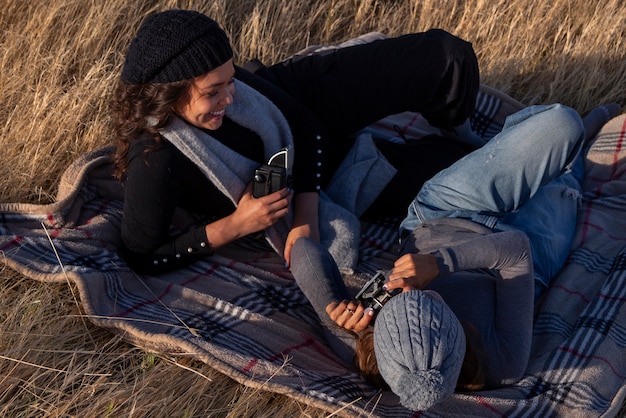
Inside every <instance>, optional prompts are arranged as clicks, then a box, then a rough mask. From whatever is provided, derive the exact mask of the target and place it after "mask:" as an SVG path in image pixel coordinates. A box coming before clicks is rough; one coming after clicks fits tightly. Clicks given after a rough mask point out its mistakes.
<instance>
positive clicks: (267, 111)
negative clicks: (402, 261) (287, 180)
mask: <svg viewBox="0 0 626 418" xmlns="http://www.w3.org/2000/svg"><path fill="white" fill-rule="evenodd" d="M226 116H227V117H229V118H230V119H231V120H233V121H234V122H235V123H238V124H240V125H242V126H244V127H246V128H248V129H251V130H252V131H254V132H256V133H257V134H258V135H259V136H260V137H261V139H262V140H263V145H264V150H265V157H266V159H267V158H269V157H270V156H271V155H272V154H274V153H275V152H276V151H278V150H279V149H280V148H283V147H285V146H288V145H291V144H292V143H293V138H292V135H291V130H290V129H289V125H288V123H287V120H286V119H285V117H284V116H283V114H282V113H281V112H280V110H279V109H278V108H277V107H276V106H275V105H274V104H273V103H272V102H271V101H270V100H269V99H267V98H266V97H265V96H263V95H262V94H260V93H259V92H257V91H256V90H254V89H252V88H251V87H249V86H247V85H246V84H244V83H242V82H241V81H239V80H235V95H234V100H233V104H232V105H231V106H229V107H228V108H227V110H226ZM161 134H162V135H163V137H165V138H166V139H167V140H168V141H170V142H171V143H172V144H173V145H174V146H175V147H176V148H178V149H179V150H180V151H181V152H182V153H183V154H184V155H185V156H187V157H188V158H189V159H190V160H191V161H193V162H194V163H195V164H196V165H197V166H198V167H199V168H200V170H201V171H202V172H203V173H204V174H205V175H206V176H207V178H208V179H209V180H210V181H211V182H212V183H213V184H214V185H215V186H216V187H217V188H218V189H219V190H220V191H221V192H222V193H224V195H226V196H228V198H229V199H230V200H231V201H232V202H233V203H234V204H235V205H236V204H237V203H238V202H239V199H240V198H241V195H242V194H243V191H244V190H245V188H246V185H247V184H248V183H249V182H250V181H251V180H252V177H253V175H254V170H255V169H256V168H257V167H258V163H257V162H254V161H252V160H250V159H248V158H246V157H244V156H242V155H241V154H238V153H237V152H235V151H233V150H232V149H230V148H228V147H227V146H225V145H223V144H222V143H221V142H219V141H217V140H216V139H214V138H212V137H211V136H210V135H209V134H207V133H206V132H204V131H202V130H200V129H198V128H196V127H194V126H192V125H189V124H187V123H185V122H184V121H182V120H181V119H179V118H174V120H173V122H172V123H171V124H170V125H169V126H168V127H167V128H166V129H164V130H163V131H162V132H161ZM368 138H369V140H368ZM356 144H357V145H356V146H355V148H354V149H353V150H352V152H351V154H350V155H351V156H352V157H350V158H347V159H346V160H347V161H351V162H353V163H354V161H355V160H358V162H359V164H358V166H359V167H358V168H357V169H355V170H354V171H351V170H350V169H349V167H344V168H343V170H342V172H343V173H344V174H346V173H348V172H349V173H350V175H348V176H346V175H344V176H342V177H343V179H341V180H337V179H334V180H333V184H334V185H335V186H334V187H332V189H335V190H340V191H341V193H339V194H335V196H334V197H336V198H337V199H338V201H341V202H342V205H344V207H342V206H340V205H338V204H336V203H334V202H333V199H332V195H331V197H329V196H328V195H326V194H324V193H320V206H319V225H320V239H321V243H322V245H323V246H324V247H325V248H327V249H328V251H329V252H330V253H331V254H332V256H333V257H334V259H335V260H336V262H337V265H338V266H339V269H340V270H341V271H343V272H352V271H353V270H354V268H355V267H356V263H357V261H358V248H359V237H360V223H359V221H358V219H357V216H356V215H355V214H359V215H360V213H362V211H363V210H364V209H363V208H362V207H359V206H362V205H363V204H364V205H366V206H367V205H369V203H371V201H373V200H374V198H375V197H376V196H377V195H378V193H379V192H380V190H381V189H382V187H384V185H385V184H386V182H387V181H388V180H389V179H391V177H392V176H393V175H394V174H395V171H394V170H393V168H389V167H391V166H389V164H388V163H387V162H386V161H384V159H382V163H381V156H380V155H379V154H378V153H377V152H376V148H375V146H374V144H373V142H372V141H371V136H368V137H367V138H360V139H359V140H358V141H357V143H356ZM364 150H365V151H364ZM296 151H297V150H296ZM296 158H297V157H296ZM380 166H383V168H384V170H382V173H381V174H376V175H372V171H371V169H372V168H373V167H380ZM368 179H370V180H371V179H376V181H375V183H376V184H375V185H374V186H372V184H370V183H367V184H366V180H368ZM343 182H346V184H347V183H349V184H350V187H339V186H338V183H343ZM347 189H349V190H351V191H352V198H349V199H346V193H345V192H346V190H347ZM355 205H356V206H355ZM291 221H292V214H291V213H290V215H289V216H287V217H285V218H282V219H281V220H280V221H278V222H277V223H276V224H274V225H272V226H271V227H269V228H267V229H266V230H265V236H266V239H267V241H268V242H269V243H270V245H271V246H272V248H274V250H275V251H276V252H277V253H278V254H280V255H282V254H283V251H284V248H285V240H286V238H287V234H288V233H289V231H290V226H291Z"/></svg>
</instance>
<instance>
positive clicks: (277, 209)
mask: <svg viewBox="0 0 626 418" xmlns="http://www.w3.org/2000/svg"><path fill="white" fill-rule="evenodd" d="M291 197H292V193H291V191H289V189H282V190H279V191H277V192H274V193H272V194H269V195H267V196H263V197H260V198H258V199H257V198H255V197H254V196H252V183H250V184H249V185H248V187H246V190H245V191H244V193H243V195H242V196H241V199H239V204H238V205H237V208H236V209H235V211H234V212H233V213H231V214H230V215H228V216H226V217H224V218H221V219H218V220H217V221H215V222H211V223H210V224H208V225H207V226H206V227H205V232H206V236H207V240H208V242H209V243H210V245H211V248H213V249H215V248H218V247H221V246H222V245H225V244H228V243H229V242H232V241H234V240H236V239H238V238H241V237H243V236H246V235H248V234H252V233H254V232H258V231H262V230H263V229H265V228H267V227H269V226H272V225H274V224H275V223H276V222H278V220H279V219H280V218H282V217H283V216H285V215H287V213H289V204H290V203H291Z"/></svg>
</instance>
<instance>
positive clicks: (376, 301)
mask: <svg viewBox="0 0 626 418" xmlns="http://www.w3.org/2000/svg"><path fill="white" fill-rule="evenodd" d="M385 281H386V279H385V275H384V274H383V273H382V272H380V271H379V272H377V273H376V274H375V275H374V277H372V278H371V279H370V280H369V281H368V282H367V283H365V285H363V287H362V288H361V290H359V293H357V294H356V300H358V301H359V302H361V303H362V304H363V306H364V307H365V308H372V309H373V310H374V314H376V313H378V311H380V309H381V308H382V307H383V305H384V304H385V303H387V302H388V301H389V299H391V298H392V297H394V296H395V295H397V294H398V293H400V292H402V289H392V290H385V289H383V285H384V284H385Z"/></svg>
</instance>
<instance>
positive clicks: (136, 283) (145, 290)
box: [0, 88, 626, 417]
mask: <svg viewBox="0 0 626 418" xmlns="http://www.w3.org/2000/svg"><path fill="white" fill-rule="evenodd" d="M480 98H481V100H480V101H479V105H478V106H477V111H476V114H475V115H474V117H473V119H472V125H473V127H474V129H475V130H477V131H478V132H479V133H481V134H482V135H483V136H489V135H490V134H491V135H492V134H493V133H495V132H496V131H497V130H498V124H499V123H501V122H502V119H503V115H505V114H508V113H510V112H511V111H513V110H515V109H514V108H515V107H516V106H517V104H516V103H515V102H514V101H506V100H502V99H503V96H501V95H499V94H498V93H497V92H494V91H491V90H489V89H488V88H484V89H483V90H482V93H481V96H480ZM397 122H398V121H397V120H396V121H391V123H397ZM625 124H626V122H625V118H624V116H621V117H618V118H616V119H614V120H613V121H611V122H610V123H609V124H608V125H606V126H605V127H604V128H603V130H602V131H601V133H600V134H599V135H598V137H597V138H596V139H595V141H594V142H593V143H592V146H591V148H590V149H589V151H588V154H587V166H586V178H585V182H584V187H583V189H584V202H583V206H582V207H581V208H580V213H579V222H578V226H577V234H576V238H575V241H574V242H573V245H572V250H571V255H570V257H569V260H568V262H567V265H566V266H565V268H564V269H563V271H562V273H561V274H560V275H559V276H558V277H557V278H556V279H555V280H554V283H553V285H552V287H551V288H550V289H549V290H548V292H547V294H546V296H545V298H544V299H543V301H542V303H541V304H540V305H539V306H538V307H537V317H536V322H535V329H534V340H533V342H534V347H533V352H532V358H531V362H530V364H529V367H528V370H527V375H526V376H525V377H524V378H523V379H522V381H520V382H519V383H518V384H516V385H513V386H511V387H508V388H503V389H499V390H492V391H485V392H479V393H474V394H471V395H465V394H458V395H454V396H453V397H452V398H450V399H449V400H448V401H446V402H444V403H442V404H440V405H438V406H436V407H435V408H434V409H433V410H430V411H428V412H427V413H425V414H424V416H431V414H432V416H435V415H445V416H449V415H458V416H481V417H487V416H518V415H527V416H567V417H575V416H581V417H582V416H584V417H590V416H604V415H615V414H616V413H617V412H618V410H619V408H620V406H621V404H622V401H623V398H624V389H623V386H624V378H625V377H626V356H625V355H624V352H625V348H626V347H625V346H626V309H625V308H624V301H625V300H626V271H625V270H626V255H625V254H624V252H623V248H624V243H625V242H626V217H625V216H624V212H623V211H624V208H626V164H625V163H624V159H625V158H626V147H624V146H623V145H624V144H623V141H624V135H625V130H626V125H625ZM110 151H111V150H110V149H103V150H99V151H96V152H94V153H91V154H88V155H85V156H84V157H83V158H82V159H80V160H79V161H77V162H76V163H75V164H73V165H72V166H71V167H70V168H69V169H68V171H67V172H66V173H65V175H64V177H63V179H62V181H61V185H60V189H59V194H58V200H57V201H56V202H55V203H52V204H50V205H28V204H4V205H0V232H1V236H0V250H1V251H2V252H3V254H4V256H3V257H2V262H3V263H5V264H7V265H8V266H10V267H12V268H14V269H15V270H17V271H19V272H21V273H23V274H25V275H26V276H28V277H31V278H33V279H36V280H42V281H66V280H71V281H72V282H74V283H75V284H76V285H77V287H78V289H79V291H80V299H81V304H82V306H83V308H84V310H85V312H86V313H87V315H88V316H89V318H90V320H91V321H92V322H93V323H95V324H96V325H98V326H101V327H105V328H107V329H109V330H111V331H112V332H115V333H121V334H122V335H123V336H124V338H125V339H126V340H128V341H130V342H132V343H134V344H136V345H138V346H140V347H144V348H146V349H149V350H158V351H162V352H168V353H179V354H181V355H185V356H191V357H193V358H196V359H199V360H201V361H203V362H206V363H207V364H209V365H210V366H212V367H214V368H215V369H216V370H218V371H220V372H222V373H224V374H226V375H228V376H230V377H232V378H233V379H235V380H236V381H238V382H240V383H242V384H244V385H248V386H250V387H259V388H262V389H264V390H268V391H273V392H277V393H282V394H286V395H288V396H290V397H292V398H294V399H297V400H299V401H301V402H304V403H306V404H310V405H313V406H316V407H318V408H321V409H324V410H327V411H330V412H336V414H337V415H345V416H371V417H377V416H381V417H382V416H396V417H401V416H411V415H412V413H411V412H410V411H407V410H405V409H404V408H402V407H401V406H400V405H399V404H398V401H397V398H396V397H395V396H394V395H393V394H391V393H388V392H379V391H377V390H375V389H374V388H372V387H371V386H369V385H368V384H367V383H366V382H365V381H364V380H363V379H362V378H361V377H360V376H359V374H357V373H356V372H355V371H354V370H353V368H352V366H351V365H348V364H343V363H342V362H341V361H339V360H338V359H337V358H336V357H335V356H334V355H333V353H332V352H331V351H330V350H329V349H328V348H327V346H326V345H325V343H324V340H323V337H322V333H321V330H320V328H319V325H318V321H317V318H316V316H315V313H314V311H313V310H312V308H311V307H310V306H309V305H308V303H307V302H306V299H305V298H304V296H303V295H302V293H301V292H300V291H299V289H298V287H297V286H296V285H295V283H294V282H293V280H292V278H291V276H290V273H289V272H288V271H287V270H285V268H284V266H283V262H282V260H281V259H280V258H279V257H277V256H276V255H274V254H272V253H267V252H259V251H254V249H251V248H248V247H247V246H245V245H231V246H229V247H228V248H226V249H224V250H223V251H220V252H219V254H216V255H215V256H213V257H210V258H207V259H206V260H205V261H202V262H198V263H195V264H193V265H191V266H190V267H188V268H186V269H183V270H180V271H177V272H173V273H169V274H165V275H162V276H159V277H150V276H141V277H140V276H137V275H136V274H135V273H133V272H132V271H131V270H130V269H129V268H128V267H127V266H126V264H125V263H124V262H123V260H122V259H121V258H120V257H119V256H118V254H117V252H116V249H117V248H118V246H119V229H120V219H121V210H122V200H121V197H122V189H121V187H120V186H119V185H118V184H117V183H115V182H114V181H112V180H111V178H110V176H109V174H108V172H109V171H108V170H109V169H110V160H109V154H110ZM395 242H396V225H395V224H394V223H393V222H389V223H384V222H381V223H378V224H368V225H364V227H363V230H362V240H361V246H360V264H359V270H360V271H361V272H363V273H372V272H373V271H374V270H376V269H377V268H379V267H381V266H384V265H385V264H388V263H390V262H391V261H393V257H394V249H393V248H392V245H393V243H395Z"/></svg>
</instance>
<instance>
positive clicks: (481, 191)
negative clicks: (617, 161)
mask: <svg viewBox="0 0 626 418" xmlns="http://www.w3.org/2000/svg"><path fill="white" fill-rule="evenodd" d="M599 110H600V111H599V112H597V111H596V110H594V111H592V112H591V113H590V114H589V115H588V116H586V117H585V119H584V120H583V121H581V119H580V116H579V115H578V114H577V113H576V112H575V111H574V110H573V109H570V108H568V107H565V106H562V105H547V106H533V107H529V108H526V109H523V110H522V111H520V112H518V113H516V114H514V115H512V116H511V117H510V118H509V119H508V120H507V123H506V125H505V127H504V129H503V130H502V131H501V132H500V133H499V134H498V135H496V136H495V137H494V138H492V139H491V140H490V141H489V142H488V143H487V144H486V145H484V146H483V147H482V148H480V149H479V150H477V151H474V152H473V153H471V154H470V155H469V156H467V157H466V158H464V159H463V160H460V161H459V162H457V163H455V164H453V165H452V166H451V167H450V168H449V169H446V170H444V171H442V172H440V173H439V174H438V175H437V176H435V177H433V179H431V180H429V181H428V182H427V183H426V184H425V185H424V187H423V189H422V191H420V193H419V194H418V196H417V197H416V199H415V202H414V205H413V206H412V207H411V208H410V209H409V216H407V218H405V222H403V223H402V225H407V224H408V223H413V222H415V218H414V214H417V218H418V219H419V221H421V223H420V222H418V223H417V225H416V226H414V228H413V230H410V231H409V230H406V231H404V232H403V233H402V238H403V239H402V244H401V248H400V253H399V257H398V259H397V260H396V261H395V262H394V264H393V268H392V269H391V270H390V271H389V272H388V273H387V274H386V277H387V279H388V280H387V281H386V282H385V285H384V291H386V292H389V293H390V294H392V292H394V290H397V289H402V290H403V292H402V293H400V294H399V295H396V296H392V297H391V298H390V299H388V301H387V303H386V304H384V306H382V308H381V309H380V311H379V312H378V314H377V316H375V309H373V306H374V305H373V304H371V302H369V301H365V304H364V303H362V301H353V300H352V301H351V300H350V298H351V295H350V294H349V293H348V291H347V289H346V288H345V286H343V283H342V276H341V275H340V274H339V272H338V271H337V270H336V268H335V269H333V268H332V266H329V265H328V264H329V262H332V260H330V259H329V258H328V257H327V256H325V255H324V251H323V250H322V249H320V248H319V246H316V245H315V243H312V242H310V241H306V240H303V239H301V240H298V241H297V242H296V244H295V245H294V249H293V252H294V254H297V256H298V257H305V256H306V257H307V259H308V264H309V265H308V266H302V265H299V266H298V268H297V269H295V268H294V269H293V272H294V278H295V279H296V281H297V282H298V285H299V286H300V287H301V288H302V289H303V291H304V293H305V295H306V296H307V298H308V299H309V300H310V301H311V304H312V305H313V307H314V308H315V310H316V312H317V313H318V315H319V317H320V319H321V320H322V322H323V323H324V324H328V326H327V328H326V329H327V340H328V341H329V345H330V346H331V348H333V349H334V350H335V351H336V353H338V355H340V356H341V357H342V358H343V359H345V360H346V361H349V360H350V359H349V356H347V355H346V353H347V352H350V348H351V349H352V350H353V351H352V352H353V353H355V352H356V362H357V367H359V369H360V370H361V372H362V373H363V375H364V376H365V377H368V378H371V379H370V380H371V381H373V382H375V383H377V384H380V386H381V387H382V388H386V389H389V390H391V391H392V392H393V393H394V394H395V395H397V396H398V398H399V402H400V403H401V404H402V405H404V406H405V407H406V408H408V409H411V410H424V409H432V408H434V412H435V413H436V412H437V406H438V405H439V404H441V403H442V402H444V401H445V399H446V398H448V397H449V396H451V395H452V394H453V393H454V392H455V391H461V392H463V391H470V390H478V389H483V388H484V389H489V388H494V387H500V386H503V385H509V384H512V383H515V382H517V381H518V380H519V379H521V378H522V377H523V376H524V373H525V370H526V366H527V363H528V360H529V356H530V349H531V340H532V327H533V309H534V300H535V298H536V297H538V296H540V292H537V291H536V289H537V290H541V289H542V288H543V277H542V276H541V275H539V276H538V275H537V269H535V268H534V266H533V265H534V264H536V262H535V260H536V259H539V260H543V259H545V258H549V259H551V261H554V260H556V262H557V263H558V262H559V258H558V254H561V253H562V252H563V251H565V252H567V250H568V249H569V247H570V241H571V231H573V229H574V224H575V222H576V209H577V206H578V201H579V199H578V197H579V189H580V184H579V183H578V178H579V177H578V175H579V174H580V171H579V169H580V166H579V164H580V163H581V162H582V159H581V156H580V154H579V153H580V150H581V147H582V145H583V144H584V142H585V140H586V139H587V138H591V137H593V136H594V135H595V133H596V132H597V129H599V127H600V126H601V125H602V123H597V122H598V119H597V118H598V115H599V114H602V113H603V109H599ZM605 110H607V111H608V113H609V115H608V116H611V114H613V115H614V114H616V113H618V112H619V111H620V107H619V106H617V105H609V106H607V107H606V108H605ZM603 117H605V116H603ZM604 122H606V119H604ZM477 179H480V180H479V181H478V180H477ZM518 181H519V184H518V183H517V182H518ZM511 183H513V184H517V185H518V186H520V187H513V188H510V187H508V186H509V185H510V184H511ZM464 186H465V187H466V189H464V188H463V187H464ZM435 189H436V191H437V193H434V192H433V190H435ZM461 200H462V203H458V202H459V201H461ZM444 202H456V204H455V205H454V206H453V207H450V208H449V210H448V211H440V212H438V214H439V215H440V217H437V216H434V215H433V214H436V213H437V212H436V209H437V208H441V207H443V203H444ZM510 202H512V203H510ZM492 203H493V204H494V205H495V206H497V207H498V208H499V209H496V210H494V209H491V210H487V208H486V207H485V208H484V209H485V210H484V211H482V212H480V213H474V212H472V208H473V206H472V205H483V206H487V205H490V204H492ZM509 203H510V206H509ZM451 206H452V205H451ZM465 208H467V209H465ZM529 220H532V221H533V222H534V223H533V222H529ZM407 221H409V222H407ZM498 221H499V222H498ZM507 221H508V222H510V223H509V224H507V223H506V222H507ZM513 221H514V222H513ZM522 221H524V222H522ZM555 223H556V224H558V225H559V228H557V230H556V231H553V230H552V229H551V227H554V224H555ZM529 225H530V226H531V227H532V228H531V229H527V228H525V227H527V226H529ZM544 225H545V226H546V227H547V228H546V229H543V227H542V226H544ZM561 227H562V228H561ZM568 231H569V232H568ZM568 233H570V235H569V236H570V238H569V239H568V238H567V237H568ZM563 236H564V237H563ZM552 237H554V239H552ZM544 241H548V242H547V243H546V242H544ZM546 244H548V245H551V247H550V251H549V252H546V251H547V250H546V248H547V247H546V246H545V245H546ZM560 247H562V248H560ZM561 262H562V261H561ZM558 267H559V266H557V268H558ZM543 271H544V272H545V271H546V270H543ZM307 272H308V274H307ZM374 320H375V322H374ZM372 324H373V326H372ZM333 325H335V326H333ZM336 325H339V326H340V327H342V329H343V332H342V329H338V328H337V327H336ZM345 330H349V331H351V332H353V333H357V335H358V343H357V342H356V341H355V339H354V334H348V333H347V332H345ZM350 338H351V339H350Z"/></svg>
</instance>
